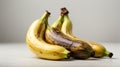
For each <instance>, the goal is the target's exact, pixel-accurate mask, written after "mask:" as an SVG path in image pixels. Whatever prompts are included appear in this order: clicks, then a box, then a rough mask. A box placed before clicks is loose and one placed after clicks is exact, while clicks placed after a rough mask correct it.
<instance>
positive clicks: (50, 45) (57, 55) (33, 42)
mask: <svg viewBox="0 0 120 67" xmlns="http://www.w3.org/2000/svg"><path fill="white" fill-rule="evenodd" d="M68 14H69V12H68V10H67V9H66V8H61V14H60V16H59V18H58V19H57V20H56V21H55V22H54V23H53V24H52V25H51V26H50V25H49V23H48V18H49V16H50V12H48V11H45V13H44V14H43V15H42V17H41V18H39V19H37V20H35V21H34V22H33V23H32V24H31V25H30V27H29V29H28V31H27V33H26V44H27V46H28V48H29V49H30V50H31V51H32V52H33V53H34V54H35V55H36V56H37V57H39V58H42V59H49V60H62V59H66V58H70V57H73V58H76V59H88V58H90V57H104V56H109V57H112V55H113V54H112V53H111V52H109V51H107V50H106V48H105V47H104V46H102V45H101V44H98V43H96V42H92V41H86V40H82V39H79V38H77V37H75V36H74V35H73V34H72V22H71V20H70V19H69V16H68Z"/></svg>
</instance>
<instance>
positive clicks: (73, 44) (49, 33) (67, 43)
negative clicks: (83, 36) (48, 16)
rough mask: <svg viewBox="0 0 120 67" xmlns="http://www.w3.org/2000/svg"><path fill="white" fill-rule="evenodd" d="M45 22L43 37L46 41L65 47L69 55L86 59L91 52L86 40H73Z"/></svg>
mask: <svg viewBox="0 0 120 67" xmlns="http://www.w3.org/2000/svg"><path fill="white" fill-rule="evenodd" d="M58 20H59V18H58ZM60 22H61V21H60ZM46 24H47V30H46V32H45V38H46V41H47V42H48V43H51V44H57V45H60V46H63V47H65V48H66V49H68V50H69V51H71V56H72V57H74V58H77V59H87V58H89V57H90V56H91V55H92V54H93V50H92V48H91V46H89V45H88V44H87V43H86V42H83V41H79V42H78V41H74V40H72V39H71V38H70V37H68V36H66V35H65V34H63V33H62V32H61V31H60V30H59V29H58V28H55V27H51V26H50V25H49V24H48V23H46ZM56 26H57V25H56Z"/></svg>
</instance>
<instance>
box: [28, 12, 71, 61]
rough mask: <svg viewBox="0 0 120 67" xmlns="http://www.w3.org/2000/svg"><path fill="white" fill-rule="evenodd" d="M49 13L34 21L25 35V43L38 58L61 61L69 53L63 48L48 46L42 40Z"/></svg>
mask: <svg viewBox="0 0 120 67" xmlns="http://www.w3.org/2000/svg"><path fill="white" fill-rule="evenodd" d="M49 15H50V13H49V12H48V11H46V12H45V13H44V15H43V16H42V17H41V18H40V19H38V20H36V21H34V22H33V23H32V24H31V26H30V27H29V30H28V32H27V34H26V43H27V45H28V47H29V48H30V50H31V51H32V52H33V53H34V54H36V55H37V56H38V57H39V58H44V59H50V60H61V59H65V58H68V55H69V53H70V52H69V51H68V50H67V49H65V48H64V47H61V46H58V45H53V44H48V43H47V42H45V40H44V34H45V30H46V24H45V23H46V22H48V17H49Z"/></svg>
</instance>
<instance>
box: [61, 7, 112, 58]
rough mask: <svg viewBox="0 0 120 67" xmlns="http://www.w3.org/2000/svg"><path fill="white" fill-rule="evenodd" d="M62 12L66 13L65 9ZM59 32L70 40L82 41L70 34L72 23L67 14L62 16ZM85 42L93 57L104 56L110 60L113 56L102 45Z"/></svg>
mask: <svg viewBox="0 0 120 67" xmlns="http://www.w3.org/2000/svg"><path fill="white" fill-rule="evenodd" d="M62 10H64V12H65V10H66V12H67V9H66V8H62ZM69 27H70V28H69ZM61 31H62V32H63V33H64V34H66V35H68V36H69V37H70V38H73V39H74V40H82V39H80V38H77V37H75V36H74V35H73V34H72V22H71V20H70V18H69V16H68V12H67V13H66V14H65V15H64V22H63V24H62V27H61ZM83 41H86V40H83ZM86 42H87V43H89V45H90V46H91V47H92V48H93V50H94V52H95V55H94V57H96V58H100V57H104V56H109V57H110V58H111V57H112V56H113V53H111V52H109V51H107V50H106V48H105V47H104V46H103V45H101V44H99V43H96V42H93V41H86Z"/></svg>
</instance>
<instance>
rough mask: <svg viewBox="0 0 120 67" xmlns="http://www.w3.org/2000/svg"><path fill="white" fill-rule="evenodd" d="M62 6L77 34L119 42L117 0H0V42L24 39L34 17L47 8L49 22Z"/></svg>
mask: <svg viewBox="0 0 120 67" xmlns="http://www.w3.org/2000/svg"><path fill="white" fill-rule="evenodd" d="M62 7H66V8H67V9H68V10H69V12H70V14H69V16H70V19H71V20H72V22H73V33H74V34H75V35H76V36H77V37H79V38H83V39H86V40H92V41H98V42H120V0H0V43H2V42H25V35H26V32H27V30H28V27H29V26H30V24H31V23H32V22H33V21H34V20H36V19H37V18H39V17H41V16H42V14H43V13H44V11H45V10H48V11H50V12H51V17H50V18H49V23H50V24H52V22H54V21H55V20H56V19H57V18H58V16H59V14H60V8H62Z"/></svg>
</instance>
